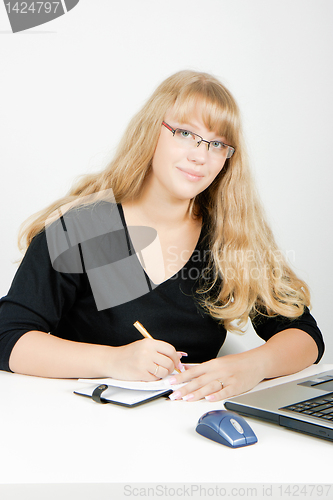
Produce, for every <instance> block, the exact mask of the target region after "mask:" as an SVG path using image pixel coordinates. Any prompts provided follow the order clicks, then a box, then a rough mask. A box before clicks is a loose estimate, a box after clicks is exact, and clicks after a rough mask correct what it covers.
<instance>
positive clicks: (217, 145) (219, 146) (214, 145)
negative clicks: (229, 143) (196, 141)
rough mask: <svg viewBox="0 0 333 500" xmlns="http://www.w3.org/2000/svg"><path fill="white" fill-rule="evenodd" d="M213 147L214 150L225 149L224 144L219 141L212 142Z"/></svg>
mask: <svg viewBox="0 0 333 500" xmlns="http://www.w3.org/2000/svg"><path fill="white" fill-rule="evenodd" d="M211 145H212V147H213V148H214V149H223V148H224V147H225V145H224V144H223V142H219V141H212V142H211Z"/></svg>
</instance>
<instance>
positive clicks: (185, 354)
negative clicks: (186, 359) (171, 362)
mask: <svg viewBox="0 0 333 500" xmlns="http://www.w3.org/2000/svg"><path fill="white" fill-rule="evenodd" d="M179 354H181V357H183V356H188V354H187V352H179Z"/></svg>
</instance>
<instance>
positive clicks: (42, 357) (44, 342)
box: [9, 331, 115, 378]
mask: <svg viewBox="0 0 333 500" xmlns="http://www.w3.org/2000/svg"><path fill="white" fill-rule="evenodd" d="M114 349H115V348H113V347H109V346H103V345H95V344H86V343H80V342H72V341H70V340H64V339H61V338H58V337H54V336H53V335H49V334H47V333H44V332H40V331H30V332H27V333H26V334H24V335H23V336H22V337H21V338H20V339H19V340H18V341H17V342H16V344H15V346H14V348H13V350H12V353H11V356H10V359H9V367H10V369H11V370H12V371H13V372H16V373H21V374H25V375H36V376H40V377H52V378H96V377H103V376H106V373H105V368H104V367H105V365H106V364H107V363H106V358H110V357H111V356H112V354H113V350H114Z"/></svg>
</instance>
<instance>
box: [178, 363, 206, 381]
mask: <svg viewBox="0 0 333 500" xmlns="http://www.w3.org/2000/svg"><path fill="white" fill-rule="evenodd" d="M183 367H184V368H185V371H183V372H182V373H181V374H179V375H174V377H172V378H171V379H170V384H171V385H173V384H182V383H184V382H189V381H190V380H194V379H195V378H197V377H199V376H200V375H203V374H204V373H205V370H204V368H203V367H202V365H197V366H193V365H186V364H185V365H184V364H183Z"/></svg>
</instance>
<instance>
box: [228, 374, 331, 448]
mask: <svg viewBox="0 0 333 500" xmlns="http://www.w3.org/2000/svg"><path fill="white" fill-rule="evenodd" d="M330 379H331V380H333V370H329V371H325V372H322V373H319V374H317V375H314V376H312V377H309V376H308V377H303V378H301V379H298V380H294V381H292V382H287V383H283V384H280V385H277V386H274V387H270V388H267V389H262V390H258V391H255V392H249V393H246V394H242V395H240V396H236V397H234V398H231V399H228V400H226V401H225V402H224V406H225V407H226V408H227V409H228V410H232V411H235V412H237V413H240V414H242V415H245V416H249V417H255V418H259V419H261V420H265V421H266V422H272V423H274V424H278V425H281V426H283V427H288V428H290V429H293V430H295V431H300V432H304V433H306V434H311V435H314V436H317V437H321V438H324V439H329V440H332V441H333V420H331V421H330V420H324V419H320V418H318V417H313V416H311V415H306V414H303V413H302V414H300V413H297V412H293V411H291V410H283V409H282V407H285V406H289V405H292V404H296V403H299V402H302V401H304V400H307V399H310V398H311V399H312V398H316V397H321V396H325V395H326V394H328V393H333V382H330ZM300 384H302V385H300ZM303 384H304V385H303Z"/></svg>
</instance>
